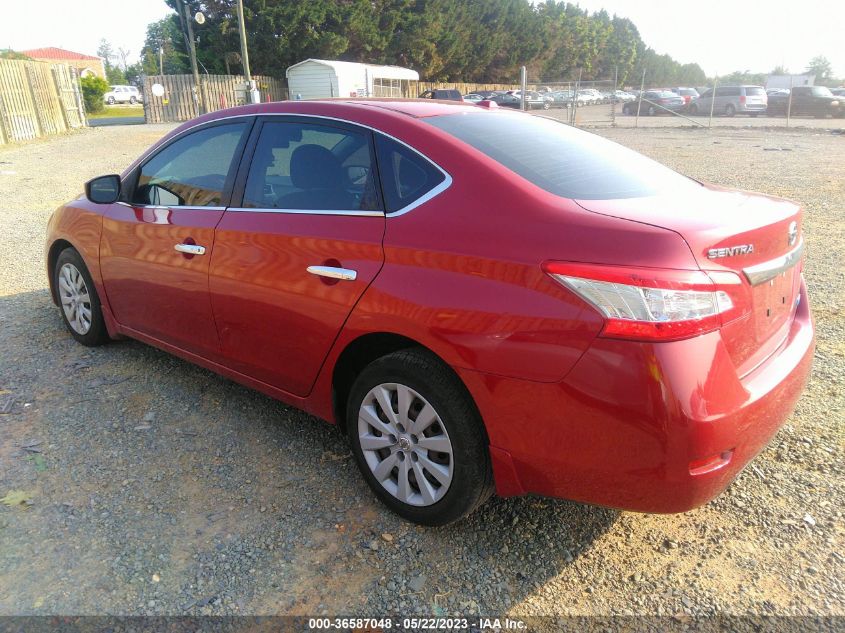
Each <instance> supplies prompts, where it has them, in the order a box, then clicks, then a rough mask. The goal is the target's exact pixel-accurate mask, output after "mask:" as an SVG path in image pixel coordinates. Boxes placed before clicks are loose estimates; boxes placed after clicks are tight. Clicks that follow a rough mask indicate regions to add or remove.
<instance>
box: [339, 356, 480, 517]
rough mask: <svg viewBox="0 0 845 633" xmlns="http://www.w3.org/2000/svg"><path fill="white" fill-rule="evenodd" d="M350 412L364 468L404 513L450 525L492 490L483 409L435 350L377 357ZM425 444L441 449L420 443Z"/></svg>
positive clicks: (356, 388) (384, 497)
mask: <svg viewBox="0 0 845 633" xmlns="http://www.w3.org/2000/svg"><path fill="white" fill-rule="evenodd" d="M400 394H402V395H401V396H400ZM400 397H401V401H400ZM400 402H402V403H405V404H402V405H401V406H400ZM382 403H384V404H382ZM388 403H389V404H388ZM386 406H387V407H389V408H390V410H391V411H390V413H391V415H390V416H388V415H387V412H386V408H385V407H386ZM403 408H404V409H406V411H405V412H403V413H399V409H403ZM426 410H428V414H427V415H426V416H425V418H424V419H425V420H429V423H428V424H426V425H424V426H423V427H421V428H419V430H416V429H415V428H414V426H413V425H414V424H416V423H417V422H418V421H420V420H421V419H422V418H421V414H422V413H423V412H425V411H426ZM346 411H347V415H346V425H347V431H348V436H349V440H350V444H351V446H352V452H353V453H354V455H355V460H356V462H357V463H358V468H359V469H360V470H361V474H362V475H363V476H364V479H365V480H366V482H367V484H368V485H369V486H370V488H372V490H373V492H374V493H375V494H376V496H377V497H378V498H379V499H380V500H381V501H382V502H383V503H384V504H385V505H386V506H387V507H388V508H390V509H391V510H392V511H393V512H395V513H396V514H398V515H399V516H401V517H402V518H404V519H406V520H408V521H412V522H414V523H419V524H421V525H430V526H437V525H446V524H448V523H453V522H454V521H458V520H460V519H462V518H463V517H465V516H467V515H469V514H470V513H472V512H473V511H474V510H475V509H476V508H478V507H479V506H480V505H481V504H482V503H484V502H485V501H486V500H487V499H488V498H489V497H490V495H491V494H492V492H493V483H492V481H493V475H492V468H491V465H490V454H489V452H488V450H487V437H486V434H485V432H484V426H483V424H482V421H481V418H480V416H479V414H478V411H477V410H476V408H475V405H474V403H473V402H472V399H471V397H470V395H469V393H468V392H467V391H466V388H465V387H464V386H463V384H462V383H461V382H460V380H459V379H458V378H457V376H455V374H454V373H453V372H452V371H451V369H450V368H449V367H447V366H446V365H444V364H443V362H442V361H441V360H440V359H438V358H437V357H436V356H434V355H433V354H431V353H430V352H428V351H426V350H422V349H410V350H403V351H399V352H394V353H392V354H388V355H387V356H383V357H382V358H379V359H378V360H376V361H373V362H372V363H371V364H370V365H368V366H367V367H366V368H365V369H364V370H363V371H362V372H361V374H360V375H359V376H358V378H357V380H356V381H355V383H354V384H353V386H352V389H351V390H350V394H349V400H348V402H347V408H346ZM407 413H410V415H406V414H407ZM414 431H416V432H414ZM423 433H429V434H430V435H424V434H423ZM380 440H381V441H380ZM362 442H363V444H364V445H365V447H362ZM425 443H428V444H430V445H431V446H434V445H436V446H437V447H438V448H440V449H443V450H439V451H438V450H435V449H433V448H431V447H428V446H421V445H422V444H425ZM446 449H448V450H446ZM365 450H366V453H365ZM449 451H451V452H449ZM403 472H404V473H405V475H404V477H403V475H402V473H403ZM418 473H419V475H418ZM394 477H395V480H394ZM418 477H421V478H422V479H423V481H424V483H425V486H420V485H419V480H418ZM412 478H413V481H412ZM403 482H404V483H403Z"/></svg>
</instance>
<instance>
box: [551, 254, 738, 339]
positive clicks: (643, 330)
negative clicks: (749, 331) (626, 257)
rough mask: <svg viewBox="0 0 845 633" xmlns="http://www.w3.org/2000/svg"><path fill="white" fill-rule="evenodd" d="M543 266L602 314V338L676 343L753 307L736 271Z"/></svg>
mask: <svg viewBox="0 0 845 633" xmlns="http://www.w3.org/2000/svg"><path fill="white" fill-rule="evenodd" d="M543 270H544V271H545V272H546V273H547V274H549V275H550V276H551V277H552V279H554V280H555V281H557V282H558V283H560V284H561V285H563V286H564V287H565V288H568V289H569V290H571V291H573V292H574V293H575V294H577V295H578V296H579V297H581V298H582V299H583V300H584V301H586V302H587V303H589V304H590V305H591V306H593V307H594V308H595V309H596V310H598V312H599V313H600V314H601V315H602V316H603V317H604V319H605V323H604V327H603V328H602V331H601V334H600V336H606V337H613V338H625V339H634V340H661V341H672V340H679V339H684V338H690V337H693V336H698V335H699V334H704V333H705V332H712V331H714V330H718V329H719V328H720V327H722V325H724V324H725V323H728V322H729V321H732V320H734V319H736V318H738V317H740V316H742V315H744V314H746V313H747V312H748V311H749V306H750V298H749V296H748V293H747V289H746V288H745V287H744V285H743V282H742V280H741V279H740V277H739V276H738V275H735V274H734V273H731V272H726V271H719V272H713V273H709V274H708V273H705V272H702V271H700V270H690V271H686V270H670V269H663V268H629V267H627V266H604V265H598V264H575V263H568V262H546V263H544V264H543Z"/></svg>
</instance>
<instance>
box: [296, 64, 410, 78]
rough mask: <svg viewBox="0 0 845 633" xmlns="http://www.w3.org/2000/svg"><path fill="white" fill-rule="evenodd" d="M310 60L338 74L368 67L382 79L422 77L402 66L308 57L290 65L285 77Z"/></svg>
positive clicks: (370, 71)
mask: <svg viewBox="0 0 845 633" xmlns="http://www.w3.org/2000/svg"><path fill="white" fill-rule="evenodd" d="M308 62H314V63H317V64H322V65H323V66H328V67H329V68H332V69H333V70H334V72H335V74H337V75H341V74H345V73H347V72H361V71H362V70H363V69H367V71H368V72H369V73H370V74H371V75H372V76H373V77H379V78H381V79H407V80H411V81H419V78H420V74H419V73H418V72H417V71H416V70H411V69H410V68H403V67H402V66H379V65H376V64H362V63H359V62H342V61H338V60H330V59H306V60H304V61H301V62H299V63H297V64H294V65H293V66H288V69H287V70H286V71H285V77H290V71H291V70H293V69H294V68H296V67H297V66H301V65H302V64H307V63H308Z"/></svg>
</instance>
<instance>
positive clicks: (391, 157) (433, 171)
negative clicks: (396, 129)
mask: <svg viewBox="0 0 845 633" xmlns="http://www.w3.org/2000/svg"><path fill="white" fill-rule="evenodd" d="M376 156H378V166H379V175H380V176H381V187H382V192H383V195H384V204H385V209H386V210H387V212H388V213H393V212H396V211H400V210H403V209H406V210H407V208H408V207H410V206H411V205H415V203H416V204H420V203H421V200H422V198H423V197H424V196H425V195H426V194H428V193H429V192H432V191H433V190H434V189H435V188H436V187H438V186H439V185H441V184H442V183H443V182H444V181H445V180H446V175H445V174H444V173H443V172H442V171H441V170H440V169H438V168H437V167H435V166H434V165H433V164H432V163H431V162H429V161H428V160H427V159H426V158H423V157H422V156H421V155H419V154H418V153H416V152H415V151H413V150H412V149H410V148H408V147H406V146H405V145H402V144H401V143H399V142H397V141H394V140H393V139H391V138H388V137H387V136H384V135H382V134H376Z"/></svg>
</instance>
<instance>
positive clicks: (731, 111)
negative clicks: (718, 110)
mask: <svg viewBox="0 0 845 633" xmlns="http://www.w3.org/2000/svg"><path fill="white" fill-rule="evenodd" d="M735 114H736V108H735V107H734V105H733V104H732V103H729V104H728V105H726V106H725V116H734V115H735Z"/></svg>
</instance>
